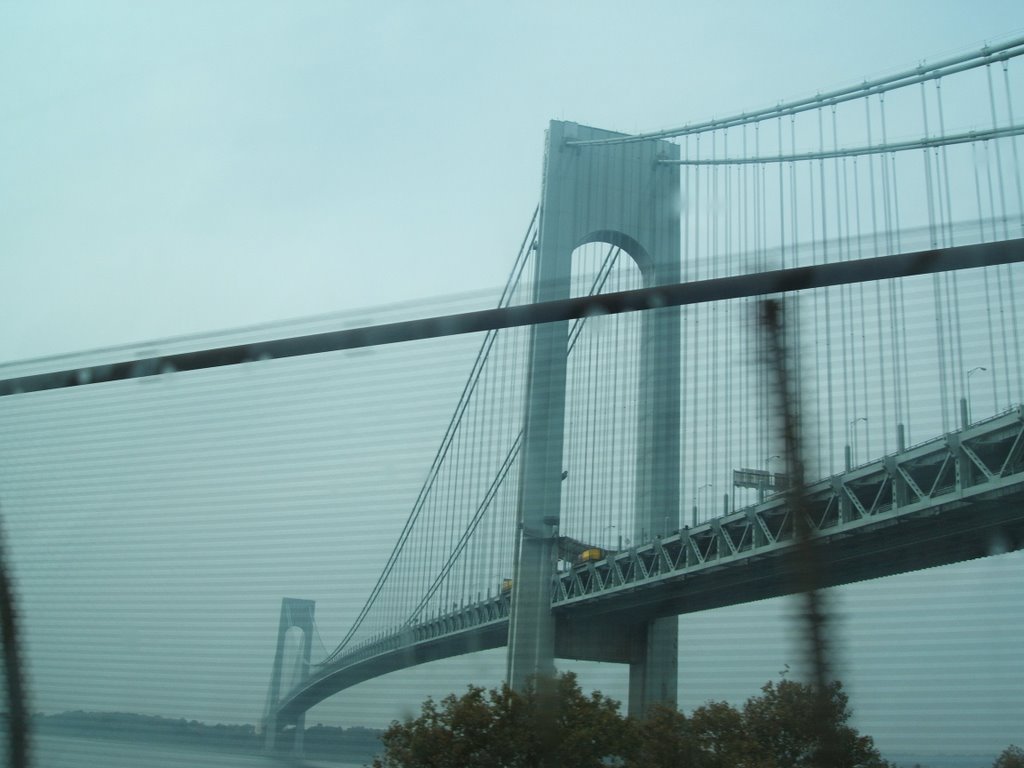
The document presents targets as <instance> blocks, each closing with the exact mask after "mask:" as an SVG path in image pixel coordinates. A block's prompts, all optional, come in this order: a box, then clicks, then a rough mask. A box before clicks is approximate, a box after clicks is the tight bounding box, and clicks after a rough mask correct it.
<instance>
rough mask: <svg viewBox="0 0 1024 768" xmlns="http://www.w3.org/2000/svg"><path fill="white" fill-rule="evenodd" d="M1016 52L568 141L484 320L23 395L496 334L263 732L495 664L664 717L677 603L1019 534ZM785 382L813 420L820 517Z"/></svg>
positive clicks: (264, 343)
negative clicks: (394, 676) (403, 680)
mask: <svg viewBox="0 0 1024 768" xmlns="http://www.w3.org/2000/svg"><path fill="white" fill-rule="evenodd" d="M1022 54H1024V39H1017V40H1011V41H1008V42H1006V43H1003V44H1000V45H997V46H990V47H987V48H985V49H983V50H981V51H977V52H973V53H970V54H965V55H961V56H957V57H953V58H949V59H946V60H943V61H939V62H934V63H929V64H922V65H921V66H919V67H917V68H915V69H913V70H911V71H906V72H901V73H898V74H894V75H890V76H886V77H882V78H878V79H875V80H872V81H868V82H862V83H858V84H856V85H853V86H850V87H848V88H843V89H839V90H835V91H831V92H828V93H819V94H816V95H814V96H813V97H810V98H807V99H802V100H798V101H793V102H786V103H779V104H777V105H775V106H772V107H769V108H766V109H763V110H759V111H755V112H748V113H743V114H737V115H733V116H728V117H725V118H720V119H715V120H710V121H707V122H703V123H698V124H693V125H687V126H683V127H680V128H676V129H671V130H664V131H658V132H654V133H648V134H636V135H626V134H620V133H615V132H612V131H607V130H602V129H597V128H591V127H587V126H582V125H578V124H575V123H571V122H558V121H555V122H552V123H551V124H550V126H549V128H548V132H547V137H546V144H545V153H544V167H543V184H542V193H541V201H540V204H539V206H538V207H537V210H536V211H535V212H534V213H533V215H532V217H531V219H530V221H529V224H528V226H527V228H526V231H525V234H524V236H523V238H522V241H521V245H520V247H519V250H518V255H517V258H516V259H515V261H514V264H513V268H512V271H511V275H510V277H509V279H508V282H507V285H506V286H505V289H504V291H503V293H502V294H501V297H500V299H499V302H498V306H497V307H496V308H494V309H491V310H484V311H476V312H468V313H462V314H455V315H446V316H443V317H434V318H429V319H425V320H416V321H403V322H395V323H389V324H376V325H367V326H364V327H359V328H352V329H348V330H329V331H323V332H318V333H311V334H304V335H301V336H294V337H290V338H280V339H271V340H258V339H257V340H247V341H246V342H244V343H238V344H230V345H222V346H215V347H206V348H203V349H186V350H184V351H178V352H174V353H173V354H162V355H149V356H146V355H140V356H137V357H135V358H132V359H124V360H115V361H107V362H104V363H103V364H100V365H90V366H77V367H73V368H66V369H62V370H58V371H43V372H32V373H30V374H25V375H21V376H16V377H10V378H7V379H6V380H4V381H0V396H14V395H22V394H26V393H29V392H34V391H42V390H51V389H67V388H78V387H83V386H88V385H92V384H96V383H100V382H110V381H117V380H121V379H128V378H140V377H147V376H154V375H164V376H165V375H173V376H177V375H181V374H185V373H187V372H189V371H195V370H197V369H203V368H217V367H223V366H231V365H235V364H239V363H248V364H251V365H256V366H260V365H267V364H270V361H274V360H280V359H285V358H290V357H297V356H310V355H313V356H315V355H322V354H326V353H329V352H332V351H337V350H354V349H360V348H369V347H378V346H381V345H388V344H395V343H400V342H403V343H404V342H414V341H418V340H424V339H431V338H439V337H445V336H457V335H462V334H473V333H476V334H482V341H481V344H480V347H479V351H478V354H477V355H476V357H475V360H474V362H473V364H472V366H471V370H470V371H469V375H468V378H467V379H466V381H465V384H464V386H463V389H462V392H461V396H460V397H459V399H458V402H457V405H456V407H455V410H454V413H453V414H452V416H451V419H450V421H449V422H448V426H447V428H446V429H445V430H444V432H443V434H441V435H440V441H439V446H438V448H437V451H436V454H435V456H434V458H433V461H432V462H431V463H430V465H429V466H428V467H424V468H423V472H424V480H423V483H422V486H421V488H420V490H419V492H418V494H416V495H415V497H414V498H410V499H409V500H408V503H409V513H408V517H407V519H406V522H405V524H404V527H403V528H402V529H401V532H400V534H399V536H398V539H397V541H396V542H395V544H394V547H393V550H392V551H391V554H390V556H388V557H387V559H386V561H385V563H384V564H383V568H382V570H381V572H380V575H379V578H378V579H377V580H376V582H375V584H374V586H373V587H372V589H371V590H370V593H369V595H368V596H367V597H366V600H365V603H364V604H363V606H362V608H361V609H360V610H359V612H358V614H357V616H356V617H355V620H354V621H353V622H352V624H351V626H350V627H349V629H348V631H347V632H346V633H345V634H344V637H342V639H341V640H340V642H339V643H338V644H337V646H336V647H335V648H334V649H333V650H330V651H329V652H327V653H326V654H325V655H324V656H323V658H320V659H314V658H313V637H314V635H315V634H316V632H317V630H316V621H315V615H314V609H315V605H314V603H313V602H312V601H310V600H304V599H292V598H286V599H285V600H284V601H283V602H282V606H281V615H280V622H279V629H278V642H277V652H276V657H275V660H274V665H273V670H272V675H271V682H270V690H269V693H268V697H267V706H266V710H265V712H264V719H263V723H264V727H265V730H266V738H267V744H268V745H269V746H273V744H274V742H275V740H276V739H277V738H278V737H279V735H280V733H281V731H282V729H285V728H288V727H294V738H295V739H296V740H297V743H298V744H299V745H301V734H302V731H303V724H304V714H305V712H306V711H307V710H308V709H309V708H310V707H312V706H314V705H315V704H317V703H319V702H321V701H323V700H324V699H326V698H328V697H330V696H332V695H334V694H337V693H338V692H340V691H342V690H344V689H346V688H348V687H350V686H353V685H355V684H357V683H359V682H362V681H365V680H368V679H371V678H374V677H377V676H380V675H383V674H386V673H389V672H393V671H396V670H401V669H404V668H408V667H410V666H413V665H417V664H421V663H424V662H429V661H432V660H437V659H442V658H447V657H451V656H455V655H459V654H465V653H471V652H475V651H479V650H484V649H490V648H497V647H502V646H507V647H508V657H507V658H508V668H507V679H508V681H509V682H510V684H512V685H513V686H515V687H522V686H523V685H525V684H526V682H527V681H528V680H529V679H530V678H531V677H532V676H534V675H537V674H548V673H550V672H552V671H553V669H554V660H555V659H556V658H566V659H584V660H594V661H604V662H612V663H621V664H627V665H629V670H630V672H629V681H630V682H629V708H630V710H631V711H633V712H641V711H643V710H644V709H645V708H646V707H648V706H650V705H651V704H653V703H657V702H668V703H674V702H675V701H676V695H677V693H676V690H677V685H678V681H677V659H678V653H679V649H678V619H677V617H678V616H680V615H682V614H686V613H690V612H694V611H702V610H708V609H712V608H716V607H721V606H727V605H733V604H737V603H742V602H747V601H752V600H760V599H764V598H767V597H773V596H778V595H783V594H789V593H792V592H794V591H796V590H797V589H799V585H800V579H799V575H800V570H801V563H800V560H799V558H797V557H795V555H794V551H795V542H796V533H795V531H796V530H797V528H798V527H799V526H800V525H806V526H807V527H808V528H809V529H810V530H811V531H812V532H813V538H814V541H815V543H816V548H817V551H818V552H819V555H820V560H821V562H822V563H823V564H824V565H823V568H822V573H821V574H820V579H819V584H818V585H819V586H822V587H825V586H834V585H840V584H847V583H851V582H856V581H861V580H865V579H872V578H877V577H880V576H884V575H890V574H895V573H901V572H906V571H911V570H917V569H921V568H926V567H932V566H938V565H943V564H949V563H953V562H958V561H961V560H966V559H971V558H976V557H981V556H986V555H990V554H995V553H999V552H1004V551H1008V550H1011V549H1016V548H1019V547H1021V546H1022V543H1024V505H1022V503H1021V502H1022V501H1024V410H1022V407H1021V402H1022V399H1024V398H1022V393H1024V365H1022V354H1024V348H1022V345H1021V339H1020V335H1021V332H1022V328H1024V307H1021V306H1018V305H1019V299H1018V295H1019V293H1020V289H1021V286H1022V285H1024V271H1022V267H1021V265H1020V262H1021V261H1024V240H1022V238H1024V192H1022V177H1024V166H1022V162H1021V150H1020V148H1019V146H1018V144H1019V141H1020V138H1019V137H1020V135H1021V134H1022V133H1024V123H1021V122H1019V110H1020V109H1021V108H1022V107H1021V101H1022V99H1024V89H1022V87H1021V84H1022V82H1024V73H1022V72H1021V67H1022V61H1024V59H1022V58H1021V55H1022ZM1015 109H1016V110H1018V115H1016V116H1015V112H1014V110H1015ZM765 296H779V297H783V300H784V303H785V307H786V317H787V320H786V324H785V326H784V327H783V329H782V331H781V335H782V346H783V347H784V348H785V349H786V350H788V354H787V356H786V359H785V360H783V361H780V360H772V359H771V355H770V354H769V345H767V344H766V341H765V336H764V334H763V333H762V332H760V331H759V330H758V323H757V317H756V307H757V305H758V302H759V301H760V300H761V299H762V298H763V297H765ZM773 365H785V366H786V368H787V370H788V372H789V375H790V378H791V380H792V382H793V387H792V392H789V393H782V395H783V396H790V397H792V399H793V401H794V402H795V403H796V405H797V407H798V410H799V413H800V418H801V422H802V425H803V429H802V432H801V437H802V449H801V450H802V453H801V455H802V461H803V463H804V465H805V466H804V474H805V476H806V478H807V480H808V482H807V483H806V485H805V486H804V487H803V488H802V489H800V491H801V494H802V498H803V499H804V503H803V504H802V505H800V506H799V508H798V507H796V506H794V503H793V499H794V495H793V493H791V491H794V489H793V488H792V487H791V485H792V483H791V480H792V478H793V476H794V472H793V470H794V467H793V466H792V462H793V456H792V455H791V454H789V453H787V451H786V450H785V448H784V446H783V444H782V440H781V437H780V433H781V421H780V419H781V417H780V409H779V397H780V393H779V392H777V391H776V387H775V386H774V385H773V383H772V382H773V379H772V366H773ZM294 628H297V629H298V630H299V631H300V634H301V638H302V640H301V642H300V648H299V649H298V652H297V653H296V654H295V655H294V658H293V659H292V660H291V661H290V662H289V661H288V660H287V659H286V656H287V653H286V637H287V636H288V635H289V631H290V630H292V629H294ZM268 631H269V628H268Z"/></svg>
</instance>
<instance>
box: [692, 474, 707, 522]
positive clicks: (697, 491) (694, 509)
mask: <svg viewBox="0 0 1024 768" xmlns="http://www.w3.org/2000/svg"><path fill="white" fill-rule="evenodd" d="M710 487H711V483H704V485H702V486H701V487H700V488H698V489H697V490H696V491H694V492H693V524H694V525H697V497H698V496H700V492H701V491H703V490H704V489H705V488H710Z"/></svg>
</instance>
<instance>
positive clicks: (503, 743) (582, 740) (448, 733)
mask: <svg viewBox="0 0 1024 768" xmlns="http://www.w3.org/2000/svg"><path fill="white" fill-rule="evenodd" d="M618 710H619V704H618V702H617V701H614V700H613V699H609V698H606V697H605V696H602V695H601V694H600V693H593V694H591V695H590V696H585V695H584V694H583V692H582V691H581V690H580V688H579V686H578V685H577V683H576V677H575V675H572V674H566V675H562V676H560V677H558V678H557V679H555V680H549V681H541V683H540V684H539V685H536V684H535V685H532V686H530V687H529V688H528V690H526V691H525V692H523V693H518V692H516V691H513V690H512V689H510V688H509V687H508V686H507V685H506V686H503V687H502V688H500V689H492V690H491V691H488V692H485V691H484V690H483V689H482V688H477V687H474V686H470V687H469V689H468V690H467V691H466V693H465V694H463V695H462V696H460V697H456V696H455V695H450V696H447V697H446V698H445V699H444V700H442V702H441V704H440V706H438V705H437V704H436V703H435V702H434V701H433V700H432V699H428V700H427V701H426V702H425V703H424V704H423V707H422V709H421V711H420V715H419V717H417V718H415V719H411V720H408V721H406V722H405V723H398V722H395V723H392V725H391V727H390V728H389V729H388V730H387V731H386V732H385V733H384V735H383V736H382V737H381V741H382V743H383V744H384V756H383V757H380V758H378V759H376V760H375V761H374V763H373V765H374V768H477V766H479V767H480V768H484V767H486V768H493V767H494V766H507V767H508V768H520V766H522V768H527V766H538V765H545V764H550V765H558V766H560V768H591V767H594V768H599V767H600V766H603V765H605V762H604V759H605V758H613V759H614V758H616V757H621V756H622V754H623V752H624V750H625V748H626V745H627V744H629V743H630V727H629V723H628V721H626V720H625V719H623V718H622V717H621V716H620V715H619V711H618Z"/></svg>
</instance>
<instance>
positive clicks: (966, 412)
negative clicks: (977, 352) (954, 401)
mask: <svg viewBox="0 0 1024 768" xmlns="http://www.w3.org/2000/svg"><path fill="white" fill-rule="evenodd" d="M987 370H988V368H985V367H984V366H982V365H977V366H975V367H974V368H971V370H969V371H968V372H967V399H966V400H964V401H963V402H961V403H960V410H961V411H962V413H961V418H962V421H963V422H964V426H965V427H966V426H969V425H970V424H971V409H972V407H973V405H974V404H973V403H972V402H971V374H974V373H977V372H978V371H987Z"/></svg>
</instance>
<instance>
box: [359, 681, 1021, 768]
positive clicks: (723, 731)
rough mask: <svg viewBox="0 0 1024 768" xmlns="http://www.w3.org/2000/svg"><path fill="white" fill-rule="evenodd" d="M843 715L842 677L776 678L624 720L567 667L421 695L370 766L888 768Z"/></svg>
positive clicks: (1014, 767) (1010, 766)
mask: <svg viewBox="0 0 1024 768" xmlns="http://www.w3.org/2000/svg"><path fill="white" fill-rule="evenodd" d="M850 715H851V712H850V708H849V700H848V697H847V695H846V694H845V693H844V692H843V689H842V685H841V684H840V683H838V682H834V683H832V684H831V685H830V686H829V687H828V689H827V690H826V691H824V692H823V693H822V694H819V693H818V692H817V691H816V690H815V689H814V687H813V686H810V685H806V684H803V683H797V682H794V681H791V680H785V679H784V680H782V681H781V682H779V683H772V682H769V683H766V684H765V686H764V687H763V688H762V689H761V695H760V696H753V697H751V698H750V699H748V700H747V702H746V704H745V705H744V706H743V708H742V709H737V708H736V707H733V706H732V705H731V704H728V703H726V702H722V701H719V702H708V703H707V704H705V705H704V706H702V707H698V708H697V709H696V710H695V711H694V712H693V714H692V715H691V716H690V717H689V718H687V717H686V716H685V715H684V714H682V713H681V712H677V711H676V710H675V709H674V708H671V707H653V708H652V709H651V710H650V712H648V714H647V716H646V717H644V718H643V719H634V718H624V717H622V716H621V715H620V714H619V704H618V702H616V701H614V700H612V699H609V698H607V697H605V696H603V695H602V694H600V693H596V692H595V693H592V694H590V695H589V696H587V695H584V694H583V692H582V691H581V690H580V688H579V685H578V684H577V682H576V677H575V675H573V674H571V673H570V674H565V675H562V676H560V677H557V678H554V679H542V680H540V681H538V682H537V683H536V684H533V685H530V686H528V687H527V690H526V691H524V692H522V693H518V692H516V691H513V690H511V689H510V688H509V687H508V686H507V685H506V686H503V687H502V688H499V689H492V690H490V691H484V689H483V688H477V687H473V686H470V687H469V688H468V689H467V691H466V693H465V694H463V695H462V696H455V695H454V694H453V695H451V696H448V697H446V698H445V699H443V700H442V701H441V703H440V704H437V703H435V702H434V701H433V700H431V699H428V700H427V701H426V702H425V703H424V704H423V707H422V709H421V712H420V715H419V717H417V718H415V719H409V720H407V721H406V722H404V723H399V722H395V723H392V725H391V727H390V728H389V729H388V730H387V731H386V732H385V734H384V736H383V737H382V739H381V740H382V742H383V744H384V750H385V751H384V755H383V757H381V758H378V759H377V760H375V761H374V768H477V767H478V766H479V767H480V768H483V767H484V766H487V768H491V767H492V766H495V767H497V768H527V767H528V766H529V767H530V768H533V766H558V768H600V767H601V766H607V765H609V764H612V765H620V766H624V768H891V766H890V764H889V763H887V762H886V761H885V760H883V759H882V758H881V756H880V755H879V754H878V750H877V749H875V746H874V742H873V741H872V740H871V737H869V736H861V735H860V734H859V733H857V731H856V730H854V729H853V728H852V727H850V726H849V725H848V720H849V719H850ZM1012 749H1016V748H1015V747H1014V748H1012ZM1008 752H1009V750H1008ZM1018 752H1019V750H1018ZM995 768H1024V766H1022V765H1021V764H1018V763H1006V764H1005V765H1004V764H1000V763H997V765H996V766H995Z"/></svg>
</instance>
